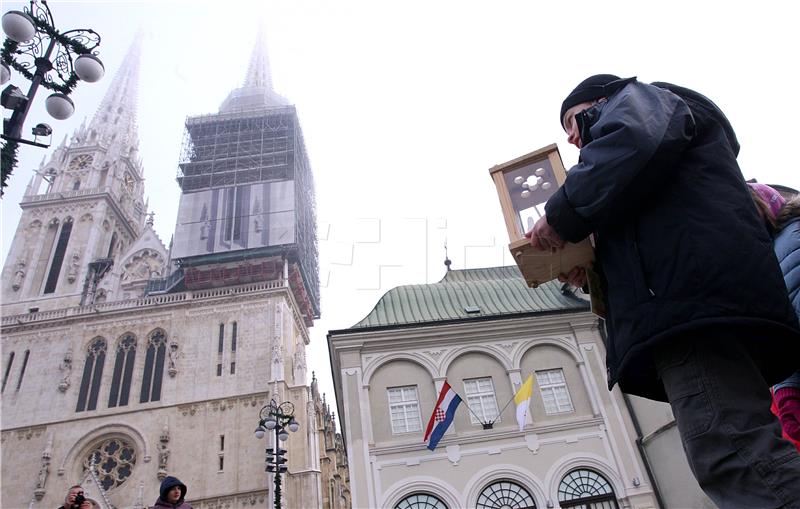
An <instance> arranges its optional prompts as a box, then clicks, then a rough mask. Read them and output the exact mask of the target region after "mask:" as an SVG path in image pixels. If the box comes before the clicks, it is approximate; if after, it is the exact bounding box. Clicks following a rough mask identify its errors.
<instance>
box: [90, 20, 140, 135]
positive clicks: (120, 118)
mask: <svg viewBox="0 0 800 509" xmlns="http://www.w3.org/2000/svg"><path fill="white" fill-rule="evenodd" d="M141 47H142V32H141V31H139V32H138V33H137V34H136V37H135V38H134V40H133V43H132V44H131V47H130V49H128V53H127V54H126V55H125V58H124V59H123V60H122V64H121V65H120V67H119V70H117V73H116V74H115V75H114V79H113V80H112V81H111V84H110V86H109V87H108V91H107V92H106V95H105V97H103V101H102V102H101V103H100V106H99V107H98V108H97V112H96V113H95V114H94V117H93V118H92V121H91V122H90V124H89V130H88V133H89V139H86V140H85V141H86V142H92V141H94V140H95V139H97V140H105V141H106V142H107V143H109V144H111V143H114V142H116V143H118V144H120V145H122V146H123V147H125V149H123V151H130V150H131V149H136V148H137V147H138V145H139V137H138V131H137V124H136V107H137V99H138V97H139V64H140V55H141Z"/></svg>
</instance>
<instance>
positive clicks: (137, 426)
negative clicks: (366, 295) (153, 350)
mask: <svg viewBox="0 0 800 509" xmlns="http://www.w3.org/2000/svg"><path fill="white" fill-rule="evenodd" d="M206 293H207V294H208V295H209V297H208V298H203V297H202V295H199V296H198V295H194V296H193V297H192V298H191V299H190V300H184V301H180V299H177V298H175V302H174V303H171V304H170V303H168V304H163V303H162V304H159V305H144V306H137V305H136V303H132V304H125V303H120V304H118V305H115V306H117V308H119V309H116V310H115V309H114V307H113V306H111V305H107V306H105V307H102V306H101V307H100V311H99V312H97V313H93V314H90V315H80V316H76V317H69V316H66V317H65V318H63V319H59V320H38V321H31V322H27V323H24V324H21V325H20V324H16V322H15V321H14V320H12V319H9V317H6V319H5V320H4V322H3V323H4V326H3V329H2V364H1V366H2V369H3V373H5V370H6V366H7V361H8V355H9V353H10V352H12V351H13V352H14V353H15V359H14V363H13V365H12V367H11V369H10V370H9V375H8V378H7V381H6V386H5V389H4V391H3V394H2V417H1V419H2V472H1V478H0V481H2V482H1V484H2V488H0V497H1V498H0V506H2V507H9V508H16V507H32V508H38V507H41V508H52V507H57V506H58V505H60V503H61V501H62V500H63V495H64V493H65V492H66V489H67V487H68V486H70V485H71V484H74V483H76V482H80V481H81V480H82V468H81V464H82V460H83V459H84V457H85V456H86V455H87V454H88V451H89V450H90V448H91V447H92V446H93V445H95V444H97V443H98V442H99V441H102V440H104V439H107V438H110V437H119V438H123V439H125V440H126V441H128V442H129V443H130V444H131V445H133V446H134V448H135V450H136V458H137V459H136V465H135V467H134V468H133V470H132V472H131V474H130V477H129V478H128V479H127V480H126V481H125V482H124V483H123V484H121V485H120V486H119V487H116V488H114V489H112V490H110V491H109V492H108V494H107V495H108V498H109V500H110V501H111V503H113V504H114V505H115V506H116V507H118V508H120V509H123V508H133V507H138V506H139V505H144V506H148V505H152V504H153V503H154V501H155V499H156V497H157V496H158V486H159V484H160V480H159V477H158V475H159V471H160V470H161V471H163V472H162V474H163V473H166V474H168V475H174V476H177V477H178V478H180V479H181V480H182V481H184V482H185V483H186V484H187V485H188V487H189V494H188V497H187V499H188V500H190V501H192V502H193V505H194V507H195V508H196V509H199V508H203V507H214V506H215V504H223V506H224V507H230V508H232V509H233V508H239V507H252V504H256V505H257V506H261V507H263V506H265V505H266V504H267V502H268V500H269V497H270V496H271V491H272V477H271V476H268V474H267V473H266V472H265V471H264V459H265V456H264V449H265V446H266V445H267V443H268V442H267V441H264V440H261V441H258V440H256V439H255V437H254V435H253V431H254V429H255V427H256V425H257V424H258V413H259V410H260V409H261V407H262V406H263V405H265V404H266V403H267V402H268V401H269V398H270V397H276V398H282V399H279V401H284V400H289V401H291V402H293V403H294V404H295V407H296V408H297V416H298V420H299V421H300V423H301V428H300V431H299V432H298V433H295V434H291V436H290V439H289V442H288V446H284V448H286V449H288V450H289V451H290V453H289V454H288V455H287V457H288V458H289V470H290V472H292V474H290V475H289V479H288V480H286V479H284V486H289V487H290V489H289V490H288V491H287V492H286V493H287V497H291V498H289V499H287V500H288V501H289V502H291V503H292V504H296V505H293V507H315V506H317V504H318V502H317V500H318V499H319V488H318V487H317V488H313V489H312V486H313V485H314V482H317V481H318V478H319V475H318V474H319V466H318V465H319V459H318V458H316V459H312V456H313V452H314V451H313V449H312V448H311V447H309V444H310V443H313V442H314V441H316V434H315V433H316V431H315V428H314V426H309V425H307V424H306V423H305V422H304V421H306V411H305V410H306V408H307V404H308V398H309V395H308V389H307V386H306V385H305V384H306V381H305V380H300V379H294V378H293V377H292V372H293V359H294V348H295V345H297V344H298V338H306V340H305V341H307V337H308V332H307V331H306V330H305V329H304V326H303V325H302V321H301V320H300V318H299V316H297V311H296V308H295V306H294V303H293V300H292V298H291V295H290V293H289V291H288V289H287V288H283V287H280V288H275V289H268V290H263V289H262V290H259V291H250V292H248V291H238V292H230V294H229V295H225V292H224V291H221V292H213V291H209V292H206ZM277 309H280V310H281V311H280V312H279V313H277V312H276V310H277ZM276 316H280V320H281V324H280V327H279V328H278V329H276V327H275V323H274V319H275V317H276ZM234 321H235V322H236V323H237V345H236V352H233V351H232V349H231V331H232V324H233V322H234ZM220 323H222V324H224V325H225V336H224V342H223V351H222V353H221V354H220V353H219V351H218V350H219V324H220ZM15 324H16V325H15ZM156 328H159V329H162V330H164V331H165V333H166V341H167V345H168V346H167V350H168V352H169V350H170V348H169V345H170V344H176V345H177V350H176V351H175V355H174V366H173V365H172V364H170V356H169V355H167V359H166V362H165V365H164V373H163V378H162V389H161V398H160V400H159V401H154V402H148V403H139V396H140V388H141V383H142V378H143V371H144V362H145V353H146V345H147V342H146V340H147V337H148V334H150V333H151V331H153V330H154V329H156ZM275 330H280V331H281V334H280V335H279V336H275V335H274V334H272V333H270V332H268V331H275ZM127 333H130V334H133V336H134V337H136V339H137V352H136V358H135V364H134V369H133V379H132V383H131V388H130V396H129V403H128V405H127V406H123V407H115V408H108V397H109V390H110V386H111V380H112V376H113V371H114V361H115V346H116V343H117V340H118V339H119V338H120V337H121V336H122V335H124V334H127ZM98 336H102V337H104V338H106V340H107V342H108V352H107V354H106V359H105V364H104V369H103V374H102V383H101V387H100V392H99V399H98V403H97V409H96V410H87V411H82V412H76V411H75V409H76V403H77V399H78V392H79V388H80V384H81V377H82V374H83V369H84V362H85V358H86V348H87V345H88V344H89V343H90V342H91V340H92V339H93V338H95V337H98ZM305 341H304V340H303V339H301V340H300V341H299V344H301V345H304V344H305ZM275 342H277V344H279V345H281V356H282V359H281V361H282V365H283V366H284V367H285V370H284V374H283V376H282V377H281V378H282V380H281V381H279V382H278V383H277V384H275V380H273V379H272V378H271V371H272V367H271V366H272V360H273V358H272V354H273V352H272V348H271V346H272V344H274V343H275ZM26 350H27V351H29V352H30V353H29V358H28V362H27V365H26V367H25V373H24V376H23V377H22V381H21V383H20V386H19V390H17V383H18V381H19V378H20V374H21V364H22V359H23V356H24V352H25V351H26ZM65 358H68V359H70V361H69V362H67V361H65ZM231 362H235V363H236V368H235V374H231V373H230V365H231ZM217 364H222V367H223V369H222V374H221V375H220V376H217ZM171 367H172V368H173V370H172V372H173V373H174V376H172V375H170V368H171ZM276 387H277V391H278V392H277V394H276V393H275V390H276ZM62 389H63V390H62ZM221 435H224V437H225V438H224V448H222V447H221V441H220V436H221ZM163 436H168V441H162V437H163ZM48 437H52V452H51V453H50V454H51V460H50V466H49V472H48V473H47V475H46V476H45V483H44V488H43V492H42V493H41V499H40V500H37V499H36V496H35V495H34V491H35V490H36V488H37V482H38V479H39V478H40V470H41V468H42V454H43V451H44V450H45V448H46V446H47V439H48ZM166 450H168V453H166ZM220 457H223V468H222V470H220V468H219V466H220V464H219V459H220ZM165 460H166V462H165ZM164 467H165V468H164ZM295 478H296V479H297V480H296V481H295V480H294V479H295ZM315 479H316V480H317V481H315ZM297 483H299V485H300V486H302V488H300V487H295V484H297ZM296 497H299V498H296ZM29 504H32V505H29Z"/></svg>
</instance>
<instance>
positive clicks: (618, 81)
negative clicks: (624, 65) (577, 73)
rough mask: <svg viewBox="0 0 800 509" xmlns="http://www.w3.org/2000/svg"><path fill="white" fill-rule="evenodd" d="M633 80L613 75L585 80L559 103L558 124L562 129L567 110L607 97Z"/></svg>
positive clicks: (595, 76)
mask: <svg viewBox="0 0 800 509" xmlns="http://www.w3.org/2000/svg"><path fill="white" fill-rule="evenodd" d="M635 79H636V77H633V78H626V79H622V78H620V77H619V76H614V75H613V74H595V75H594V76H590V77H588V78H586V79H585V80H583V81H581V82H580V83H579V84H578V86H577V87H575V90H573V91H572V92H570V93H569V95H568V96H567V98H566V99H564V102H563V103H561V116H559V117H558V122H559V123H560V124H561V126H562V127H563V126H564V114H565V113H566V112H567V110H568V109H570V108H572V107H573V106H575V105H577V104H580V103H583V102H586V101H594V100H595V99H600V98H601V97H608V96H610V95H611V94H613V93H614V92H616V91H617V90H619V89H620V88H622V87H624V86H625V85H627V84H628V83H630V82H631V81H634V80H635Z"/></svg>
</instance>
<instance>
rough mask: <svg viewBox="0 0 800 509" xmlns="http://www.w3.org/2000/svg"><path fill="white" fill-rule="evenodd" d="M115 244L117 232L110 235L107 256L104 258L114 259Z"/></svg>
mask: <svg viewBox="0 0 800 509" xmlns="http://www.w3.org/2000/svg"><path fill="white" fill-rule="evenodd" d="M116 243H117V232H114V233H112V234H111V242H110V243H109V244H108V254H107V255H106V258H114V245H115V244H116Z"/></svg>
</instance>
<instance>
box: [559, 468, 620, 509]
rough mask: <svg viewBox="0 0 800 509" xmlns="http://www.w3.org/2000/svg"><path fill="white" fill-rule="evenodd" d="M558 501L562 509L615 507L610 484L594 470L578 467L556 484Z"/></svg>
mask: <svg viewBox="0 0 800 509" xmlns="http://www.w3.org/2000/svg"><path fill="white" fill-rule="evenodd" d="M558 503H559V505H560V506H561V507H563V508H564V509H567V508H569V507H575V508H580V509H617V508H618V507H619V506H618V505H617V498H616V496H615V495H614V490H613V489H612V488H611V484H610V483H609V482H608V481H607V480H606V478H605V477H603V476H602V475H600V474H598V473H597V472H595V471H594V470H589V469H588V468H579V469H576V470H573V471H572V472H570V473H568V474H567V475H565V476H564V478H563V479H562V480H561V484H559V486H558Z"/></svg>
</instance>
